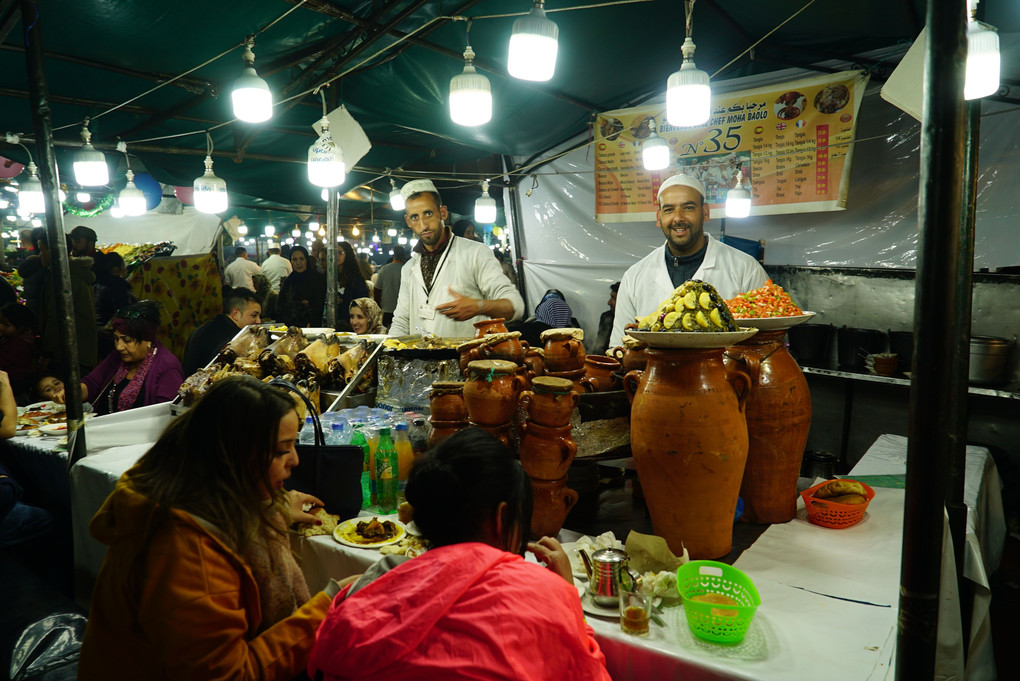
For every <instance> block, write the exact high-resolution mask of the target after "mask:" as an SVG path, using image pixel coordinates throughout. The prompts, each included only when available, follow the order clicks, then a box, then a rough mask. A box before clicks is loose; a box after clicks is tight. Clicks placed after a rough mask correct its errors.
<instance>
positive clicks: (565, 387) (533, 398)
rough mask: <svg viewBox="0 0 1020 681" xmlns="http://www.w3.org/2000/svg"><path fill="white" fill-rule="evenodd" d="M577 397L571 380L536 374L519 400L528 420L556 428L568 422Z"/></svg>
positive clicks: (575, 406) (575, 405)
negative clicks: (529, 386)
mask: <svg viewBox="0 0 1020 681" xmlns="http://www.w3.org/2000/svg"><path fill="white" fill-rule="evenodd" d="M578 399H579V397H578V394H577V392H575V391H574V384H573V382H572V381H570V380H568V379H566V378H556V377H555V376H536V377H535V378H533V379H532V380H531V390H525V391H524V392H522V393H521V396H520V399H519V402H520V404H521V406H522V408H524V409H525V410H526V411H527V413H528V420H529V421H531V422H532V423H537V424H539V425H541V426H549V427H553V428H557V427H560V426H566V425H569V424H570V415H571V414H573V413H574V409H576V408H577V401H578ZM556 477H559V476H556Z"/></svg>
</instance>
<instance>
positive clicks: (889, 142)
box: [517, 72, 1020, 341]
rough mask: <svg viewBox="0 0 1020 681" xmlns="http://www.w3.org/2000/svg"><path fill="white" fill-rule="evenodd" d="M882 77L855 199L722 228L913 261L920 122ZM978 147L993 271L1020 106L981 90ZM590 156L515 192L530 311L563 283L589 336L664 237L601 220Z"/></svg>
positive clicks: (1000, 261) (843, 253) (785, 248)
mask: <svg viewBox="0 0 1020 681" xmlns="http://www.w3.org/2000/svg"><path fill="white" fill-rule="evenodd" d="M796 75H798V76H799V75H801V73H797V74H796ZM785 77H786V78H788V79H789V78H792V77H795V76H793V75H791V73H789V72H788V73H787V74H785ZM880 85H881V84H880V83H878V84H876V85H874V86H872V87H870V88H869V90H868V92H867V93H866V95H865V98H864V102H863V104H862V105H861V110H860V123H859V127H858V135H857V142H856V144H857V147H856V149H855V152H854V153H855V158H854V163H853V169H852V174H851V181H850V194H849V201H848V205H847V210H843V211H834V212H828V213H803V214H798V215H773V216H761V217H750V218H746V219H743V220H736V219H729V220H727V221H726V224H725V227H726V234H727V235H729V236H737V237H744V238H748V239H754V240H759V239H764V240H765V242H766V245H765V263H766V265H799V266H841V267H881V268H906V269H913V268H915V266H916V247H917V197H918V178H919V164H920V160H919V158H920V155H919V148H920V130H921V126H920V123H918V122H917V121H916V120H914V119H913V118H911V117H910V116H908V115H907V114H905V113H903V112H901V111H900V110H899V109H896V108H895V107H893V106H892V105H891V104H888V103H887V102H885V101H883V100H882V99H881V98H880V97H879V93H878V90H879V86H880ZM734 87H735V88H736V87H746V84H734ZM575 143H576V142H575ZM568 146H569V145H565V146H564V147H563V148H568ZM980 150H981V151H980V167H979V176H978V204H977V225H976V243H975V253H974V267H975V269H980V268H988V269H989V270H992V271H994V269H995V268H997V267H1003V266H1009V265H1020V236H1018V235H1017V227H1016V224H1015V223H1016V220H1017V216H1018V215H1020V191H1017V188H1016V184H1015V178H1016V177H1017V176H1018V174H1020V154H1018V151H1020V111H1018V110H1015V107H1009V106H1007V105H1004V104H997V103H995V102H985V103H984V104H983V116H982V118H981V147H980ZM556 153H559V151H558V150H554V151H552V152H550V154H549V156H550V157H552V156H555V155H556ZM947 162H948V159H947ZM593 168H594V163H593V158H592V153H591V150H590V147H583V148H580V149H577V150H575V151H572V152H569V153H567V154H565V155H564V156H562V157H560V158H557V159H555V160H553V161H551V162H550V163H548V164H546V165H543V166H541V167H539V168H537V169H536V175H537V179H538V187H537V188H536V189H534V190H533V191H532V193H531V196H526V195H525V192H524V191H523V190H524V189H527V188H528V187H531V185H532V180H531V178H530V177H528V178H525V179H523V180H522V181H521V184H520V187H521V189H522V191H521V192H520V193H519V196H520V201H521V208H522V211H521V216H520V221H521V224H520V225H519V230H520V232H519V233H520V238H519V241H518V244H517V247H518V252H519V255H520V257H521V258H522V259H523V261H524V262H523V265H522V270H523V272H522V274H523V276H524V282H525V288H526V293H527V300H526V312H527V314H528V315H533V314H534V309H535V306H536V305H537V304H538V301H539V300H540V299H541V296H542V294H543V293H544V292H545V291H546V290H547V289H550V288H556V289H559V290H561V291H562V292H563V293H564V295H565V296H566V298H567V303H568V304H569V305H570V307H571V310H572V311H573V312H574V316H575V317H576V318H577V319H578V321H579V322H580V323H581V326H582V327H583V328H584V331H585V340H586V341H589V340H593V339H594V337H595V333H596V331H597V328H598V320H599V315H601V314H602V312H603V311H605V310H606V309H607V308H608V306H607V304H606V301H607V300H608V297H609V285H610V284H611V283H613V282H614V281H619V280H620V278H621V277H622V276H623V273H624V272H625V271H626V269H627V268H628V267H629V266H630V265H632V264H633V263H635V262H636V261H637V260H639V259H640V258H642V257H644V256H645V255H647V254H648V253H649V252H650V251H651V250H652V249H654V248H659V247H661V246H662V245H663V243H665V238H664V236H663V234H662V232H661V231H660V230H659V229H658V228H657V227H656V226H655V223H654V221H648V222H643V223H616V224H603V223H598V222H595V220H594V217H593V215H594V212H595V187H594V175H593ZM946 219H947V220H956V219H957V216H952V215H947V216H946ZM720 226H721V220H711V221H709V222H708V223H706V225H705V230H706V231H707V232H709V233H710V234H712V235H713V236H716V237H718V236H719V232H720ZM658 302H659V301H650V304H651V305H653V306H654V305H655V304H657V303H658Z"/></svg>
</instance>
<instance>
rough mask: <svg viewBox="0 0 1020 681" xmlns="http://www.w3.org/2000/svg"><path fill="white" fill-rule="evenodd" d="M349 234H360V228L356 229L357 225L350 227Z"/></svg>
mask: <svg viewBox="0 0 1020 681" xmlns="http://www.w3.org/2000/svg"><path fill="white" fill-rule="evenodd" d="M351 234H352V235H354V236H358V235H359V234H361V230H360V229H358V228H357V226H355V227H351Z"/></svg>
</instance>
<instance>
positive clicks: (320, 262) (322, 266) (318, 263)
mask: <svg viewBox="0 0 1020 681" xmlns="http://www.w3.org/2000/svg"><path fill="white" fill-rule="evenodd" d="M312 257H314V258H315V269H316V271H317V272H321V273H322V276H326V272H327V271H328V268H329V263H328V262H327V258H328V257H329V255H328V254H327V253H326V249H325V248H320V249H319V252H318V253H316V254H314V255H313V256H312Z"/></svg>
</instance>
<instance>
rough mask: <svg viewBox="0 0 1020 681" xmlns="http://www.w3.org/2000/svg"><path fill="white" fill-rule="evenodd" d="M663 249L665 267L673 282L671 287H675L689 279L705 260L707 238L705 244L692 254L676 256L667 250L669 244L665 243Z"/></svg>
mask: <svg viewBox="0 0 1020 681" xmlns="http://www.w3.org/2000/svg"><path fill="white" fill-rule="evenodd" d="M665 249H666V269H667V270H668V271H669V279H670V281H672V282H673V288H676V287H677V286H679V285H680V284H682V283H684V282H685V281H690V279H691V278H692V277H693V276H694V273H695V272H697V271H698V268H699V267H701V263H703V262H704V261H705V251H707V250H708V239H705V245H704V246H702V247H701V250H699V251H698V252H697V253H695V254H693V255H684V256H680V257H679V258H678V257H676V256H675V255H673V254H672V253H670V252H669V244H666V246H665Z"/></svg>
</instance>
